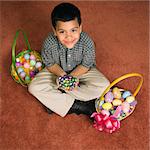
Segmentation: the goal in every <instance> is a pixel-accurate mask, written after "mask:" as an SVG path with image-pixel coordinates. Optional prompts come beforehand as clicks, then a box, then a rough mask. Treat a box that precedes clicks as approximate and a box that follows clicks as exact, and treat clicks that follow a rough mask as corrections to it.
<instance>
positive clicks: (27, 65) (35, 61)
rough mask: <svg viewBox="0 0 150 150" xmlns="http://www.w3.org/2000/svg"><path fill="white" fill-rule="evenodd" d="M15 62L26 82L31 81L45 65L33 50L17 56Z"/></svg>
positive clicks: (19, 73) (18, 71) (20, 75)
mask: <svg viewBox="0 0 150 150" xmlns="http://www.w3.org/2000/svg"><path fill="white" fill-rule="evenodd" d="M15 63H16V64H15V65H16V70H17V73H18V75H19V77H20V78H21V80H22V81H24V82H25V83H29V82H30V81H31V80H32V79H33V78H34V76H35V75H36V74H37V73H38V72H39V71H40V70H42V67H43V66H42V60H41V58H40V56H39V55H38V53H36V52H33V51H31V52H26V53H24V54H23V55H20V56H18V57H16V62H15ZM16 79H18V78H17V77H16Z"/></svg>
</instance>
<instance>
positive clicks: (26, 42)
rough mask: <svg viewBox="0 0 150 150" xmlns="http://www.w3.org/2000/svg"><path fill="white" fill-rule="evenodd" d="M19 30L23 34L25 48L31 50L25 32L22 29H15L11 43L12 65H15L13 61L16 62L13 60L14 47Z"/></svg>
mask: <svg viewBox="0 0 150 150" xmlns="http://www.w3.org/2000/svg"><path fill="white" fill-rule="evenodd" d="M20 32H22V34H23V36H24V40H25V44H26V46H27V48H28V49H29V50H31V47H30V44H29V41H28V38H27V36H26V34H25V32H24V31H22V30H21V29H19V30H17V31H16V35H15V37H14V41H13V44H12V62H13V65H15V62H16V60H15V47H16V42H17V38H18V35H19V33H20Z"/></svg>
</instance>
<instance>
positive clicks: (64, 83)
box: [56, 75, 79, 91]
mask: <svg viewBox="0 0 150 150" xmlns="http://www.w3.org/2000/svg"><path fill="white" fill-rule="evenodd" d="M56 82H57V85H58V86H59V88H61V89H63V90H65V91H72V90H73V89H75V88H76V87H77V86H78V85H79V79H78V78H77V77H73V76H71V75H64V76H63V77H58V78H57V81H56Z"/></svg>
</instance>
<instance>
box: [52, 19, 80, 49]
mask: <svg viewBox="0 0 150 150" xmlns="http://www.w3.org/2000/svg"><path fill="white" fill-rule="evenodd" d="M81 30H82V26H81V25H80V26H79V24H78V21H77V19H74V20H71V21H66V22H63V21H57V24H56V30H55V29H53V31H54V34H55V36H57V38H58V40H59V41H60V42H61V44H63V45H64V46H65V47H67V48H73V47H74V45H75V44H76V43H77V42H78V40H79V38H80V33H81Z"/></svg>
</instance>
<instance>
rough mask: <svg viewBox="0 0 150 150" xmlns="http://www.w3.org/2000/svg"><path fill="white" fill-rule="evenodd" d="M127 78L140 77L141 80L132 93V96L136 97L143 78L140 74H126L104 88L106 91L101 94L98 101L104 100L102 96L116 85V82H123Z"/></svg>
mask: <svg viewBox="0 0 150 150" xmlns="http://www.w3.org/2000/svg"><path fill="white" fill-rule="evenodd" d="M129 77H140V78H141V80H140V82H139V84H138V86H137V88H136V90H135V92H134V93H133V96H136V95H137V93H138V92H139V90H140V88H141V86H142V84H143V76H142V75H141V74H139V73H128V74H125V75H123V76H121V77H119V78H117V79H116V80H114V81H113V82H112V83H111V84H110V85H109V86H108V87H107V88H106V90H105V91H104V92H103V94H102V95H101V97H100V99H104V95H105V94H106V93H107V92H108V91H109V90H110V88H111V87H112V86H114V85H115V84H116V83H118V82H120V81H122V80H124V79H126V78H129Z"/></svg>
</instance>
